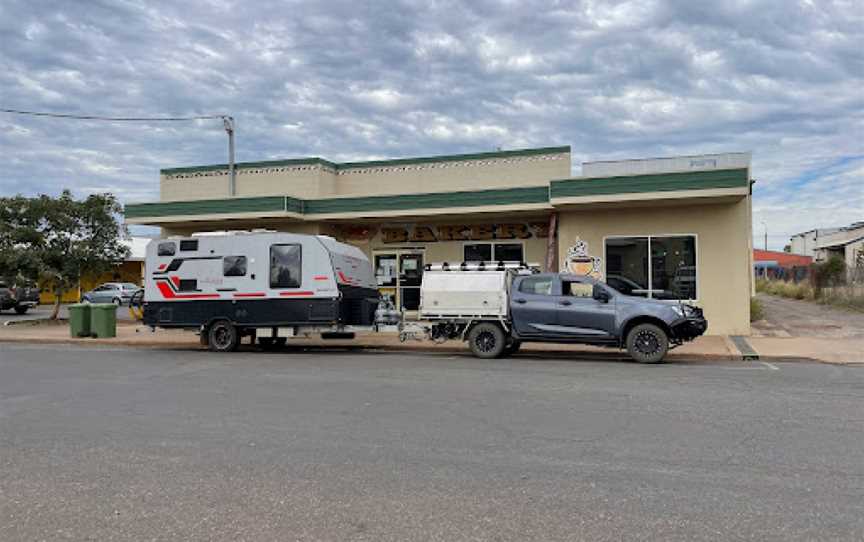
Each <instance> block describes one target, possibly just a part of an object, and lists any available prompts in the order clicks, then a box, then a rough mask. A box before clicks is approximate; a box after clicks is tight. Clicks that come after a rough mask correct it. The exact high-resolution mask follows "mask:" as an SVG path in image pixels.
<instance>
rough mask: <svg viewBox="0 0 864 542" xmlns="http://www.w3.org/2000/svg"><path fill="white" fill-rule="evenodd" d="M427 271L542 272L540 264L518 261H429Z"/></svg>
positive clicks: (426, 266)
mask: <svg viewBox="0 0 864 542" xmlns="http://www.w3.org/2000/svg"><path fill="white" fill-rule="evenodd" d="M424 269H425V270H426V271H516V272H517V273H519V274H532V273H539V272H540V264H537V263H526V262H517V261H497V262H479V261H473V262H452V263H451V262H440V263H428V264H426V265H425V267H424Z"/></svg>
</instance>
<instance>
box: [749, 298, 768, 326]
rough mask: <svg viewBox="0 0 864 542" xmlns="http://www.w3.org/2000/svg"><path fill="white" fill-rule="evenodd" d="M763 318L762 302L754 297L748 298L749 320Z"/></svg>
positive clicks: (754, 320)
mask: <svg viewBox="0 0 864 542" xmlns="http://www.w3.org/2000/svg"><path fill="white" fill-rule="evenodd" d="M763 318H765V310H764V309H763V308H762V303H760V302H759V300H758V299H756V298H755V297H751V298H750V321H751V322H756V321H758V320H761V319H763Z"/></svg>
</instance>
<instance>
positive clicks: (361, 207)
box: [125, 186, 549, 218]
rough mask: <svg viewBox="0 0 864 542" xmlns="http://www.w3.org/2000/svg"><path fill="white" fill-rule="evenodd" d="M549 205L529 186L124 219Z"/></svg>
mask: <svg viewBox="0 0 864 542" xmlns="http://www.w3.org/2000/svg"><path fill="white" fill-rule="evenodd" d="M548 202H549V189H548V188H547V187H545V186H529V187H524V188H501V189H493V190H476V191H468V192H439V193H428V194H403V195H397V196H370V197H359V198H327V199H313V200H302V199H298V198H293V197H290V196H272V197H262V198H234V199H221V200H201V201H172V202H165V203H138V204H129V205H127V206H126V208H125V214H126V217H127V218H142V217H146V218H151V217H153V218H159V217H166V216H195V215H208V214H232V213H247V212H265V211H269V212H273V211H277V212H278V211H284V212H289V213H296V214H303V215H322V214H334V213H360V212H367V211H369V212H378V211H405V210H412V209H442V208H448V207H479V206H484V205H513V204H526V203H548Z"/></svg>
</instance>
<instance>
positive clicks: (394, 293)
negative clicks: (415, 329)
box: [373, 249, 423, 311]
mask: <svg viewBox="0 0 864 542" xmlns="http://www.w3.org/2000/svg"><path fill="white" fill-rule="evenodd" d="M373 259H374V261H375V278H376V280H377V281H378V289H379V290H380V291H381V295H384V296H390V298H391V299H392V300H393V304H394V305H395V306H396V307H397V308H398V309H399V310H401V311H416V310H417V309H418V308H419V307H420V283H421V282H422V281H423V250H422V249H399V250H392V251H386V252H385V251H381V252H377V251H376V252H375V254H374V256H373Z"/></svg>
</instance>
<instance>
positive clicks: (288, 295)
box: [279, 291, 315, 297]
mask: <svg viewBox="0 0 864 542" xmlns="http://www.w3.org/2000/svg"><path fill="white" fill-rule="evenodd" d="M279 295H280V296H282V297H291V296H304V295H315V292H308V291H303V292H279Z"/></svg>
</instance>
